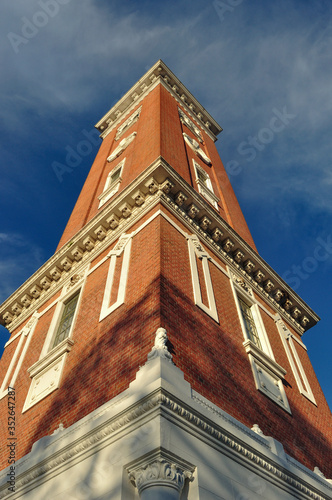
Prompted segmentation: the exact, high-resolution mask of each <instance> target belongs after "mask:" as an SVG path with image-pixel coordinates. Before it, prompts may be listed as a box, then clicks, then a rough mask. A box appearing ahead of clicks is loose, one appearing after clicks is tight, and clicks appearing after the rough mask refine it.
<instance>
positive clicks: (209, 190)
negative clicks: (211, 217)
mask: <svg viewBox="0 0 332 500" xmlns="http://www.w3.org/2000/svg"><path fill="white" fill-rule="evenodd" d="M193 165H194V170H195V173H196V179H195V182H196V184H197V187H198V192H199V193H200V194H201V195H202V196H204V198H205V199H206V200H207V201H208V202H209V203H211V205H212V206H214V208H215V209H217V210H218V202H219V201H220V199H219V198H218V197H217V196H216V195H215V194H214V191H213V186H212V182H211V178H210V176H209V174H208V173H207V172H206V170H204V168H203V167H201V165H200V164H199V163H197V162H196V161H195V160H194V159H193ZM198 172H200V173H201V175H203V176H205V177H206V184H204V183H203V182H202V181H201V179H200V178H199V175H198Z"/></svg>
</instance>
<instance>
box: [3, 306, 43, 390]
mask: <svg viewBox="0 0 332 500" xmlns="http://www.w3.org/2000/svg"><path fill="white" fill-rule="evenodd" d="M39 316H40V315H39V314H38V313H36V312H35V313H34V314H33V315H32V317H31V319H30V321H28V323H27V324H26V325H25V327H24V328H22V330H21V331H20V332H19V334H20V335H21V338H20V340H19V341H18V344H17V346H16V349H15V352H14V356H13V357H12V360H11V362H10V365H9V367H8V370H7V372H6V375H5V377H4V379H3V382H2V385H1V389H0V399H2V398H3V397H4V396H6V395H7V388H8V386H10V387H15V382H16V378H17V375H18V372H19V371H20V369H21V366H22V363H23V360H24V358H25V355H26V352H27V350H28V347H29V344H30V341H31V338H32V335H33V332H34V330H35V328H36V324H37V321H38V318H39ZM19 334H17V335H15V337H17V336H18V335H19ZM24 339H25V343H24ZM23 344H24V346H23ZM19 354H20V357H19V360H18V362H17V364H16V367H15V369H14V366H15V363H16V360H17V358H18V356H19ZM13 370H14V373H12V372H13ZM9 380H10V382H9V383H8V381H9Z"/></svg>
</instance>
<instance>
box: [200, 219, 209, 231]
mask: <svg viewBox="0 0 332 500" xmlns="http://www.w3.org/2000/svg"><path fill="white" fill-rule="evenodd" d="M211 223H212V221H211V220H210V219H209V218H208V217H207V216H206V215H204V217H202V218H201V220H200V221H199V225H200V226H201V228H202V229H203V230H204V231H206V230H207V229H208V228H209V226H210V224H211Z"/></svg>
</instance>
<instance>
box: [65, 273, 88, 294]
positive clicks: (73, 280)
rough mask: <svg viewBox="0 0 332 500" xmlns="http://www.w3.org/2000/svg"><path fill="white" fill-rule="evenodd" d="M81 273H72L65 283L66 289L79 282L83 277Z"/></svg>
mask: <svg viewBox="0 0 332 500" xmlns="http://www.w3.org/2000/svg"><path fill="white" fill-rule="evenodd" d="M83 276H84V275H83V274H74V275H73V276H72V277H71V278H70V280H69V283H68V285H67V290H70V288H72V287H73V286H75V285H76V284H77V283H79V282H80V281H81V280H82V279H83Z"/></svg>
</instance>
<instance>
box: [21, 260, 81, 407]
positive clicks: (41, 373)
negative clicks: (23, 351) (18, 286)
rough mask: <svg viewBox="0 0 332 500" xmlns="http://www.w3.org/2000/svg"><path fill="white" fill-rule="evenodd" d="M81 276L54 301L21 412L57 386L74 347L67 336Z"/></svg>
mask: <svg viewBox="0 0 332 500" xmlns="http://www.w3.org/2000/svg"><path fill="white" fill-rule="evenodd" d="M85 275H86V270H85V271H83V272H82V273H80V274H77V275H74V276H72V277H71V278H70V280H69V281H67V284H66V285H65V286H64V287H63V289H62V291H61V295H60V297H59V298H58V299H57V301H56V302H57V304H56V306H55V311H54V314H53V318H52V321H51V324H50V326H49V329H48V332H47V335H46V339H45V342H44V346H43V348H42V351H41V353H40V357H39V360H38V361H36V362H35V363H34V364H33V365H32V366H31V367H30V368H29V369H28V372H29V375H30V378H31V384H30V388H29V392H28V395H27V397H26V400H25V403H24V406H23V410H22V412H25V411H27V410H29V409H30V408H31V407H32V406H34V405H35V404H37V403H38V402H39V401H41V400H42V399H44V398H45V397H46V396H48V395H49V394H51V393H52V392H53V391H55V390H56V389H58V388H59V387H60V383H61V376H62V373H63V369H64V366H65V362H66V358H67V356H68V354H69V353H70V351H71V349H72V346H73V345H74V341H73V339H72V338H71V336H72V331H73V327H74V323H75V318H76V316H77V314H78V311H79V303H80V298H81V295H82V294H81V289H82V285H83V280H84V279H85ZM52 306H53V305H52Z"/></svg>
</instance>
